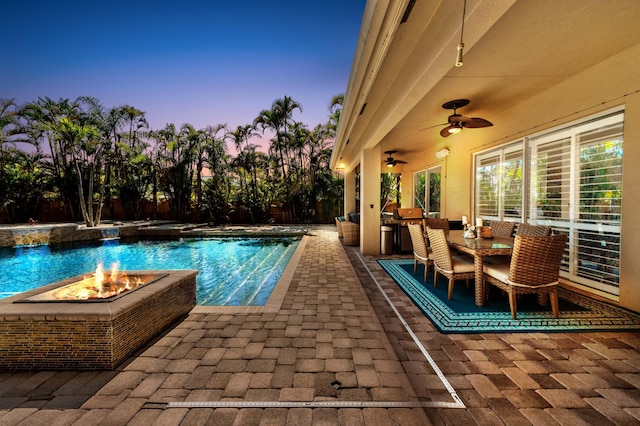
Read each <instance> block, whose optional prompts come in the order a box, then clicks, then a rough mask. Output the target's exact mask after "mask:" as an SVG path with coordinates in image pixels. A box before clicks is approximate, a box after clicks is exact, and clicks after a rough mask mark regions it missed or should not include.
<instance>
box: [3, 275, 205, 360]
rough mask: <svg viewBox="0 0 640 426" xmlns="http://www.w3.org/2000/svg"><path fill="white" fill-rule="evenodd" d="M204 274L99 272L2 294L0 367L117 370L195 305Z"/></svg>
mask: <svg viewBox="0 0 640 426" xmlns="http://www.w3.org/2000/svg"><path fill="white" fill-rule="evenodd" d="M197 273H198V271H194V270H177V271H175V270H173V271H125V272H124V273H119V274H118V275H112V273H110V274H108V276H106V275H103V277H102V281H100V271H96V273H93V274H88V275H84V276H82V275H81V276H77V277H73V278H69V279H67V280H64V281H60V282H58V283H54V284H50V285H48V286H45V287H41V288H38V289H35V290H32V291H29V292H26V293H22V294H19V295H16V296H13V297H9V298H6V299H0V370H2V371H24V370H88V369H102V370H112V369H114V368H115V367H116V366H117V365H118V364H120V363H121V362H122V361H124V360H125V359H126V358H127V357H129V356H131V355H132V354H133V353H134V352H136V351H137V350H139V349H140V348H141V347H143V346H144V345H146V344H147V343H149V342H150V341H151V340H152V339H153V338H155V337H156V336H157V335H159V334H160V333H162V332H163V331H164V330H165V329H167V328H168V327H169V326H171V325H172V324H173V323H175V322H176V321H177V320H179V319H180V318H182V317H184V316H185V315H187V314H188V313H189V312H190V311H191V309H193V307H194V306H195V304H196V275H197ZM125 276H126V277H128V279H127V278H125ZM127 282H128V284H127ZM98 283H100V284H98ZM96 302H102V303H96Z"/></svg>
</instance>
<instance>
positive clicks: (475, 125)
mask: <svg viewBox="0 0 640 426" xmlns="http://www.w3.org/2000/svg"><path fill="white" fill-rule="evenodd" d="M458 121H459V122H460V123H462V126H463V127H466V128H468V129H479V128H481V127H489V126H493V123H491V122H490V121H488V120H485V119H484V118H479V117H471V118H470V117H460V119H459V120H458Z"/></svg>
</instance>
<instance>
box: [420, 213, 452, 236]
mask: <svg viewBox="0 0 640 426" xmlns="http://www.w3.org/2000/svg"><path fill="white" fill-rule="evenodd" d="M422 226H423V227H424V233H425V235H426V233H427V228H431V229H444V233H445V235H448V234H449V219H447V218H446V217H445V218H439V219H436V218H432V217H426V218H424V219H422Z"/></svg>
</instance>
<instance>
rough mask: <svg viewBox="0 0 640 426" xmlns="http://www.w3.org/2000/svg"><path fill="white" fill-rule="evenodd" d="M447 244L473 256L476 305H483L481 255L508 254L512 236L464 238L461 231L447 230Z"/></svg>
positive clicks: (511, 247) (511, 249) (512, 241)
mask: <svg viewBox="0 0 640 426" xmlns="http://www.w3.org/2000/svg"><path fill="white" fill-rule="evenodd" d="M447 241H448V242H449V246H450V247H452V248H454V249H455V250H457V251H458V252H462V253H467V254H470V255H471V256H473V268H474V272H475V280H476V283H475V289H476V290H475V292H476V294H475V299H476V305H477V306H484V299H485V291H484V278H483V270H482V267H483V259H482V258H483V256H505V255H507V256H510V255H511V252H512V251H513V243H514V239H513V238H498V237H495V238H490V239H486V238H464V237H463V232H453V231H452V232H449V235H448V236H447Z"/></svg>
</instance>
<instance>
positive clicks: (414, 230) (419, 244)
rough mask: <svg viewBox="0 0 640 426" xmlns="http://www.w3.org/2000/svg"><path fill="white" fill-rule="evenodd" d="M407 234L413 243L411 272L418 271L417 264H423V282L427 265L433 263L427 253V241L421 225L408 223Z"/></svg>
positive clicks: (425, 280) (425, 279)
mask: <svg viewBox="0 0 640 426" xmlns="http://www.w3.org/2000/svg"><path fill="white" fill-rule="evenodd" d="M407 226H408V227H409V235H411V244H412V245H413V274H414V275H415V274H416V273H417V272H418V264H419V263H422V264H423V265H424V282H425V283H426V282H427V273H428V272H429V266H430V265H432V264H433V259H432V258H431V255H430V253H429V248H428V247H427V242H426V240H425V239H424V234H423V233H422V225H420V224H409V225H407Z"/></svg>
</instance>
